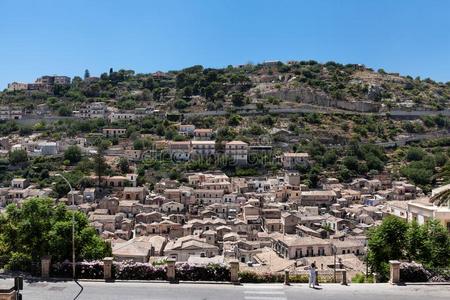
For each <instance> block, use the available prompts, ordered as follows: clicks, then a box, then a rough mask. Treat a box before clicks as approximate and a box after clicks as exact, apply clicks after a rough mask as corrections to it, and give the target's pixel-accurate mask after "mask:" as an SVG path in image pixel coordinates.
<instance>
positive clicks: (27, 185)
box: [0, 76, 450, 277]
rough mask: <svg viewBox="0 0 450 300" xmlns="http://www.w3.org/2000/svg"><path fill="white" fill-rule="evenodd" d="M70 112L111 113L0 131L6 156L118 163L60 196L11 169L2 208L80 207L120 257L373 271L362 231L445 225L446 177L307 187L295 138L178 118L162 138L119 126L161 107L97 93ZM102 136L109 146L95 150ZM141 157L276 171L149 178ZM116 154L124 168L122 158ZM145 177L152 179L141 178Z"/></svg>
mask: <svg viewBox="0 0 450 300" xmlns="http://www.w3.org/2000/svg"><path fill="white" fill-rule="evenodd" d="M65 78H66V77H61V76H55V77H52V78H51V79H49V77H48V76H44V77H42V79H40V80H38V81H36V82H37V83H36V84H37V85H39V87H38V88H39V89H40V88H42V89H48V88H49V86H51V85H52V84H53V82H54V83H56V82H61V84H67V83H68V82H70V80H66V79H65ZM36 84H32V85H31V86H30V85H27V86H26V85H21V84H17V83H13V84H11V85H10V86H9V87H8V88H9V89H13V90H14V91H15V90H22V89H26V90H30V89H35V85H36ZM36 88H37V87H36ZM38 109H42V110H45V108H44V107H40V108H38ZM47 113H48V112H47ZM0 115H1V118H2V119H20V118H21V113H20V112H19V111H16V110H12V109H10V108H5V107H4V108H2V111H1V113H0ZM73 116H74V118H76V119H79V120H97V119H100V120H105V122H106V123H105V124H106V125H105V126H104V127H103V128H102V129H101V131H99V132H95V133H86V134H82V133H77V135H76V137H75V138H74V137H69V136H67V137H64V136H63V137H61V139H59V140H58V139H54V138H49V136H48V135H45V134H42V132H39V131H37V130H33V131H32V132H30V133H29V134H25V135H23V134H21V135H9V136H5V137H2V138H1V139H0V149H1V150H0V151H1V156H3V157H5V158H8V155H11V153H12V152H16V151H17V152H25V156H26V157H29V158H33V159H39V158H41V159H50V160H51V159H54V158H56V159H58V158H59V159H60V158H61V157H64V158H65V159H67V152H68V151H69V150H70V149H72V150H73V149H74V147H76V149H78V150H79V151H80V154H81V156H86V157H94V158H95V157H96V155H99V154H100V153H99V152H101V156H102V157H101V159H102V160H103V161H104V162H105V164H106V165H107V167H108V168H110V169H111V170H112V172H110V175H106V174H101V173H100V172H98V171H97V170H96V169H95V167H94V170H95V171H94V172H92V173H90V174H86V175H83V176H84V178H81V180H86V181H88V182H89V183H90V184H87V185H80V184H78V185H76V186H75V188H72V186H70V190H69V191H68V192H66V193H63V194H62V195H61V194H58V193H57V194H55V186H54V185H55V183H53V186H52V185H50V186H46V187H42V186H40V185H41V184H37V182H33V180H30V179H29V178H26V177H14V178H12V179H11V180H10V184H9V185H7V186H4V187H1V188H0V207H1V208H2V209H5V207H6V206H7V205H9V204H16V205H19V206H20V205H21V203H23V202H24V201H27V199H29V198H34V197H51V198H52V199H53V201H54V203H55V204H58V203H63V204H67V206H72V205H75V206H76V209H77V210H79V211H81V212H83V213H84V214H86V216H87V217H88V220H89V225H90V226H92V227H93V228H95V231H96V232H97V233H98V235H99V236H100V237H101V238H102V239H104V240H105V241H107V243H109V244H110V246H111V249H112V256H113V258H114V260H115V261H134V262H142V263H148V262H161V261H164V260H167V259H173V260H175V261H177V262H186V263H189V264H193V265H208V264H211V263H222V264H223V263H226V262H228V261H230V260H238V261H239V262H240V264H241V270H251V271H253V272H257V273H260V274H264V273H277V272H284V270H286V269H289V270H291V271H292V272H294V273H302V272H303V273H305V272H306V271H305V270H306V268H307V267H308V266H309V265H310V264H311V263H313V262H314V263H315V264H316V265H317V266H318V269H319V270H323V271H332V270H334V269H336V268H338V269H343V268H345V269H346V270H347V272H348V273H349V274H350V275H349V276H350V277H352V276H354V275H357V274H361V273H366V272H367V248H368V236H367V234H368V232H369V231H370V230H371V229H372V228H374V227H376V226H378V225H380V224H381V222H382V221H383V219H384V218H386V217H387V216H396V217H398V218H401V219H403V220H405V221H408V222H412V221H416V222H417V223H418V224H420V225H423V224H425V223H426V221H427V220H430V219H435V220H438V221H439V222H440V223H441V224H442V226H444V227H445V228H446V229H447V230H448V231H449V232H450V206H449V205H450V203H443V204H441V205H437V204H436V203H433V201H432V200H431V198H432V197H433V196H434V195H436V194H440V193H442V192H445V191H449V190H450V185H442V186H438V187H436V188H434V189H432V190H431V193H425V192H424V191H423V190H422V189H421V188H420V187H418V186H417V185H415V184H413V183H411V182H410V181H408V180H407V179H406V178H402V179H395V178H393V177H392V176H391V174H390V173H389V172H388V171H382V172H379V173H374V174H372V175H370V176H359V177H358V176H357V177H355V178H353V179H352V180H349V181H347V182H342V181H340V180H339V179H337V178H335V177H331V176H326V175H324V174H322V176H320V179H319V181H318V182H317V184H316V185H315V186H314V187H311V186H308V185H307V184H305V183H304V182H303V179H304V178H303V177H304V174H302V171H301V170H302V169H305V168H312V167H314V166H315V165H316V164H318V162H317V161H315V159H314V158H313V157H311V156H310V155H309V154H308V153H307V152H295V151H293V150H292V148H291V146H290V145H288V146H287V147H285V148H284V150H283V151H284V152H283V151H281V152H274V149H273V148H275V146H276V145H275V144H272V143H270V142H267V141H263V142H265V144H261V143H258V144H255V143H248V142H244V141H242V140H229V141H221V140H217V139H215V137H216V136H217V129H216V130H214V129H211V128H201V127H200V128H199V127H197V126H195V125H194V124H192V123H188V122H183V121H182V122H174V123H172V125H171V126H173V127H174V128H176V130H177V134H178V135H179V136H182V137H183V139H182V140H170V139H167V138H163V139H161V136H158V135H155V134H153V135H151V134H140V135H139V136H134V137H130V136H129V134H128V133H129V128H128V129H127V127H120V124H122V125H123V124H126V123H127V122H136V121H138V122H139V119H144V118H146V117H149V116H151V117H154V118H162V119H165V118H167V115H166V114H165V113H161V112H160V111H158V110H155V109H151V108H147V107H145V108H136V109H135V110H134V111H118V110H117V109H115V108H114V107H110V106H108V105H107V104H106V103H104V102H92V103H89V104H87V105H85V106H84V107H82V108H80V109H79V110H76V111H73ZM138 138H148V139H151V141H152V142H151V147H145V149H144V148H142V147H137V146H136V143H133V139H134V141H135V140H136V139H138ZM99 140H100V141H102V140H103V141H105V140H106V141H109V140H111V141H113V143H110V144H108V145H107V146H106V147H104V148H103V149H100V148H99V146H98V142H99ZM286 150H288V151H286ZM261 153H262V154H268V153H270V154H272V155H270V156H267V157H269V158H270V159H271V160H273V161H270V162H268V161H262V162H258V159H263V158H266V159H267V157H266V156H265V157H263V158H262V157H261V156H255V154H257V155H258V154H261ZM274 153H276V154H274ZM252 157H253V159H252ZM255 157H256V161H255ZM146 160H152V161H157V162H158V161H164V160H169V161H171V162H172V163H174V164H177V163H189V162H194V161H195V162H197V163H198V162H206V163H209V162H211V161H212V160H213V161H218V160H223V161H226V163H227V164H229V165H232V166H235V167H243V168H251V167H252V166H255V165H257V164H258V163H263V164H265V163H274V164H278V165H279V166H280V168H278V169H277V170H276V171H274V172H272V173H270V174H258V175H256V176H254V175H250V176H247V175H243V176H239V175H236V174H233V175H230V176H229V175H227V174H226V173H225V172H224V171H223V170H221V169H220V168H217V169H208V170H204V171H186V172H184V173H182V174H178V176H175V178H169V177H162V178H160V177H159V176H153V175H155V169H153V168H149V169H146V170H145V171H142V170H140V169H139V168H138V166H139V164H140V163H141V162H142V161H146ZM119 162H122V163H123V164H125V165H126V167H124V168H121V167H119V166H118V165H119ZM20 163H21V162H20V161H19V165H20ZM74 169H75V166H74V165H72V164H70V163H69V164H68V163H66V162H65V163H64V166H63V168H62V170H60V171H50V173H49V174H48V176H47V177H49V178H56V177H57V176H64V174H65V173H66V172H71V171H73V170H74ZM142 172H144V174H142ZM60 173H61V174H63V175H61V174H60ZM148 177H152V178H153V179H154V181H153V182H148V181H146V180H143V178H148ZM63 184H64V183H63Z"/></svg>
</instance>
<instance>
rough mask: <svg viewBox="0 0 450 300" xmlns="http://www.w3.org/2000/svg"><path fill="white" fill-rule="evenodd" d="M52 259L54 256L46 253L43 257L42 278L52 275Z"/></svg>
mask: <svg viewBox="0 0 450 300" xmlns="http://www.w3.org/2000/svg"><path fill="white" fill-rule="evenodd" d="M51 260H52V257H51V256H50V255H46V256H43V257H42V258H41V277H42V278H49V277H50V263H51Z"/></svg>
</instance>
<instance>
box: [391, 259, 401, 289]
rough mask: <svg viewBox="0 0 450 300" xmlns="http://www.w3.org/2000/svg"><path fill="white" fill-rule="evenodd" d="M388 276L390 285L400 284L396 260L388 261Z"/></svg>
mask: <svg viewBox="0 0 450 300" xmlns="http://www.w3.org/2000/svg"><path fill="white" fill-rule="evenodd" d="M389 265H390V276H389V283H390V284H399V283H400V262H399V261H398V260H390V261H389Z"/></svg>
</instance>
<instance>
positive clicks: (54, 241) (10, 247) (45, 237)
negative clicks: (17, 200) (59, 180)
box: [0, 198, 111, 271]
mask: <svg viewBox="0 0 450 300" xmlns="http://www.w3.org/2000/svg"><path fill="white" fill-rule="evenodd" d="M71 219H72V212H70V211H68V210H67V207H66V206H65V205H63V204H60V205H58V206H55V205H54V202H53V200H51V199H48V198H30V199H28V200H26V201H24V202H23V204H22V206H21V207H18V206H16V205H14V204H11V205H9V206H8V207H7V209H6V213H5V214H2V215H0V257H3V258H4V259H5V260H6V263H7V264H6V266H7V267H9V268H10V269H17V270H22V271H30V267H31V262H37V261H39V260H40V258H41V257H42V256H44V255H48V254H51V255H52V258H53V259H54V260H56V261H63V260H66V259H70V258H71V251H72V239H71V237H72V223H71ZM75 253H76V259H77V260H83V259H100V258H103V257H105V256H108V255H110V254H111V249H110V247H109V246H108V244H107V243H106V242H104V241H103V240H102V239H101V238H100V237H99V236H98V235H97V234H96V232H95V230H94V229H93V228H92V227H90V226H89V222H88V220H87V217H86V215H85V214H84V213H82V212H75Z"/></svg>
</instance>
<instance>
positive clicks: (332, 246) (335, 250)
mask: <svg viewBox="0 0 450 300" xmlns="http://www.w3.org/2000/svg"><path fill="white" fill-rule="evenodd" d="M331 249H332V250H333V256H334V268H333V277H334V283H336V254H337V247H336V245H331Z"/></svg>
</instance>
